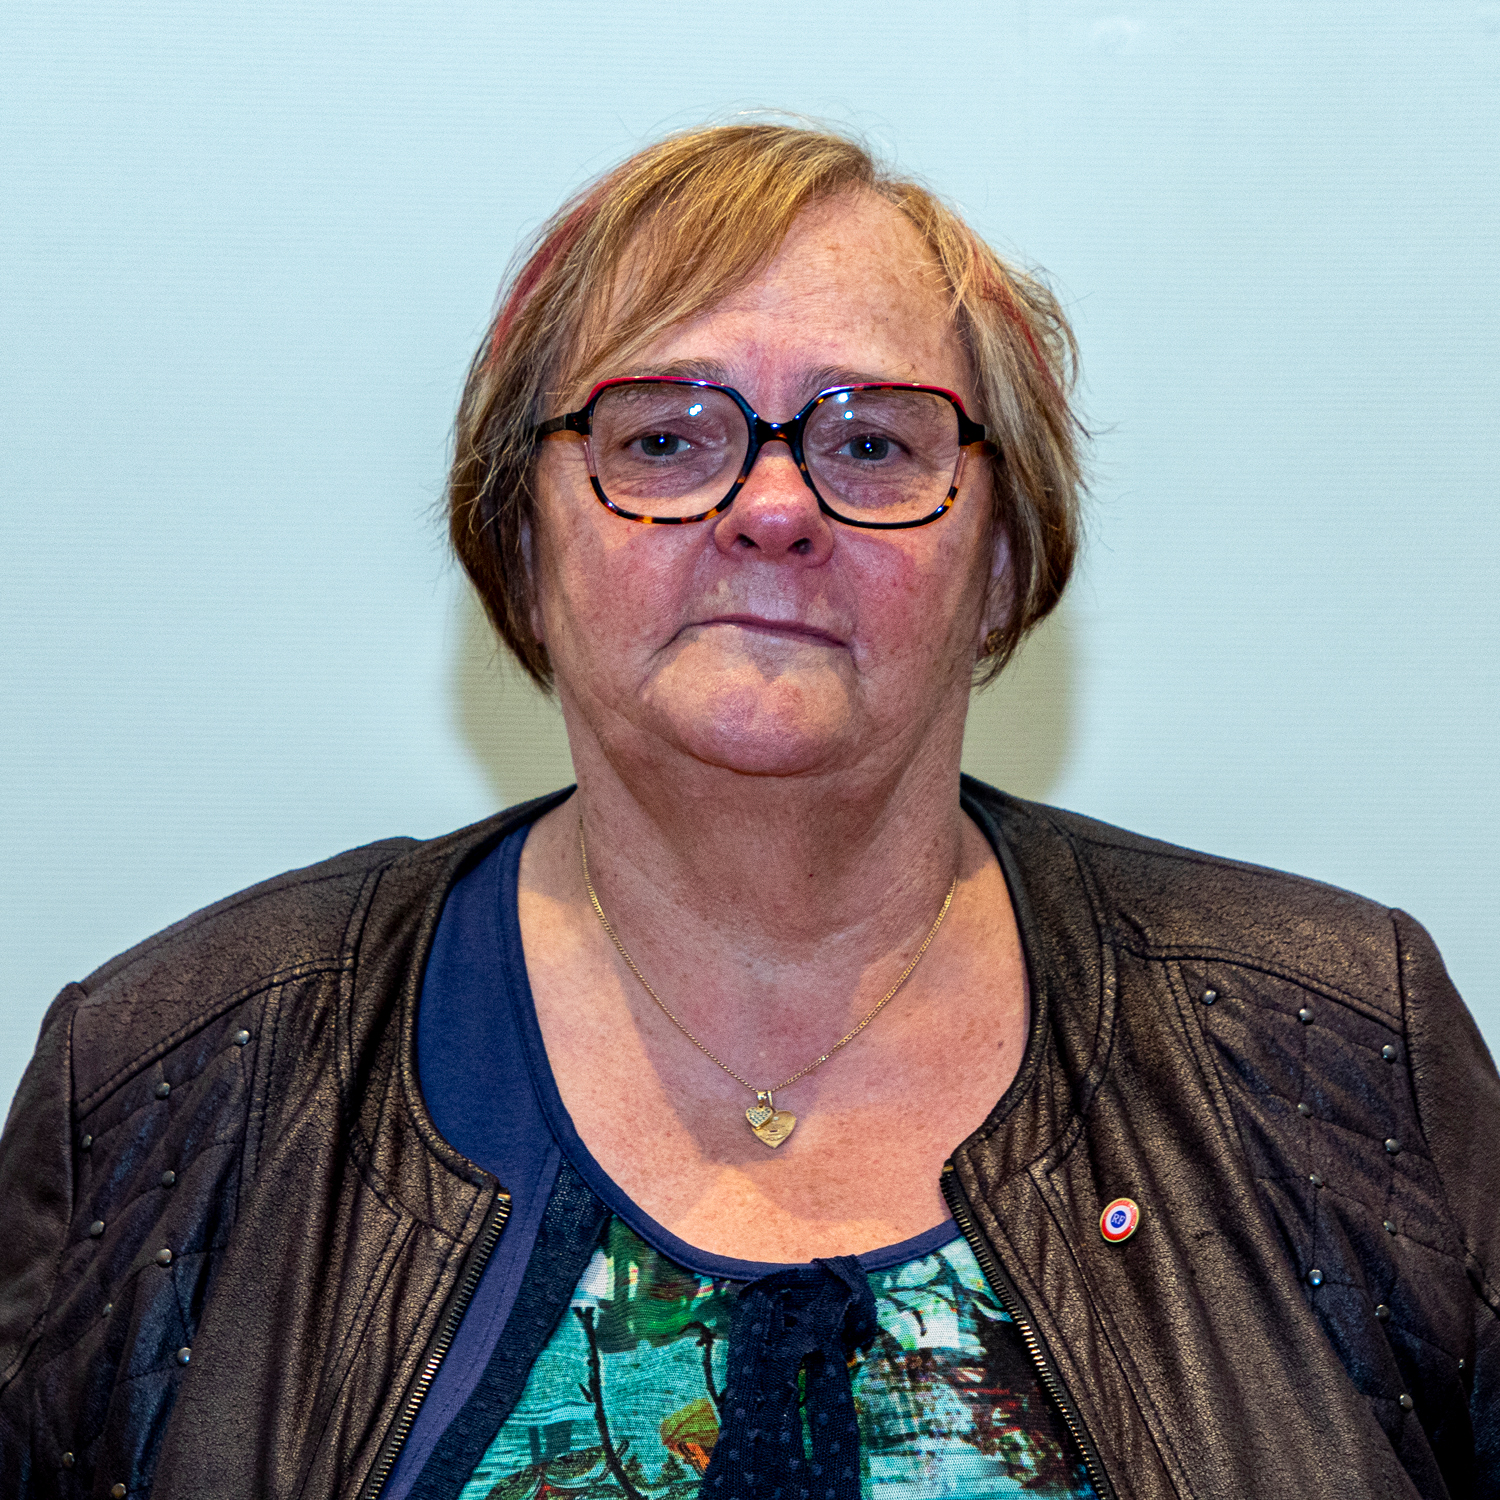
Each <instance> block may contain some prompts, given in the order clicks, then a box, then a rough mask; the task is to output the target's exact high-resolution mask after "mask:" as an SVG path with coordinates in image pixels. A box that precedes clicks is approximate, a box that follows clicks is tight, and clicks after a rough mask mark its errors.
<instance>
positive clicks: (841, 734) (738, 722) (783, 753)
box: [652, 679, 858, 776]
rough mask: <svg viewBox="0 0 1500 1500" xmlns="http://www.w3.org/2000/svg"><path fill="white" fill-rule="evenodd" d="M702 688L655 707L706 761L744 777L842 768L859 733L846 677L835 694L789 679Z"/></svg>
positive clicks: (669, 731)
mask: <svg viewBox="0 0 1500 1500" xmlns="http://www.w3.org/2000/svg"><path fill="white" fill-rule="evenodd" d="M822 686H823V687H825V688H826V687H828V686H830V684H826V683H825V684H822ZM699 689H700V690H699V691H697V692H695V693H692V694H691V695H687V696H679V695H676V694H674V695H672V698H671V699H670V700H669V701H666V702H663V701H661V699H660V698H658V699H657V701H656V703H655V704H654V705H653V707H654V708H655V709H656V714H657V716H658V719H659V723H660V730H661V732H662V733H663V734H664V737H665V738H667V739H669V740H671V741H673V742H675V743H676V745H677V746H678V748H679V749H680V750H681V751H682V752H683V753H685V754H687V755H690V756H691V757H692V758H693V759H694V760H698V761H701V762H703V763H704V764H705V765H710V766H718V767H721V768H722V769H724V770H726V771H736V772H739V773H740V774H741V775H745V776H803V775H809V774H813V773H816V772H818V771H823V770H830V769H834V768H836V767H837V766H838V765H839V764H840V763H841V761H842V759H843V757H844V755H845V753H846V752H847V751H848V749H849V748H850V747H851V746H852V744H853V743H854V742H855V741H857V739H858V736H857V735H856V734H855V732H854V730H855V726H854V723H853V715H852V713H851V709H852V708H853V704H852V703H851V702H850V701H849V695H848V693H847V691H845V690H844V688H843V684H838V690H837V691H835V692H833V693H828V692H826V691H825V692H815V693H808V692H807V691H805V690H800V689H799V688H798V687H794V686H792V685H791V684H788V683H787V682H786V681H785V679H783V680H782V681H780V682H776V683H761V684H758V685H757V687H756V688H755V689H754V690H748V691H747V690H746V688H745V687H744V686H743V685H739V686H735V687H729V686H728V685H722V686H721V687H720V689H719V690H718V691H714V690H712V688H711V686H710V685H709V684H706V683H705V684H700V685H699ZM704 689H708V690H707V691H704ZM652 696H653V697H655V696H656V695H654V694H653V695H652Z"/></svg>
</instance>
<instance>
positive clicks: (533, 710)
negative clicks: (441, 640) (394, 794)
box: [449, 584, 573, 808]
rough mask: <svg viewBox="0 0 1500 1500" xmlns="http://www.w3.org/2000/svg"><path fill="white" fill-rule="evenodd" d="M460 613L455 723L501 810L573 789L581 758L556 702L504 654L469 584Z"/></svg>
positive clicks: (453, 673) (452, 685)
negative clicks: (572, 749)
mask: <svg viewBox="0 0 1500 1500" xmlns="http://www.w3.org/2000/svg"><path fill="white" fill-rule="evenodd" d="M455 612H456V614H457V616H458V619H457V628H456V629H455V631H454V635H453V659H452V664H451V667H450V678H449V691H450V694H451V699H450V701H451V704H452V713H453V718H454V722H455V725H456V727H457V729H458V732H459V734H460V735H461V736H462V738H463V742H464V744H465V745H467V746H468V749H469V753H470V755H472V756H473V757H474V759H475V761H476V762H477V764H478V766H479V768H480V770H481V772H482V773H483V775H484V779H485V782H486V784H487V785H488V787H489V788H490V791H491V792H492V794H493V797H494V804H495V806H496V807H497V808H499V807H509V806H510V805H511V804H512V803H515V802H524V801H526V800H527V798H529V797H540V796H543V795H544V794H545V793H547V792H555V791H556V790H557V789H558V787H563V786H567V785H568V783H569V782H570V781H572V779H573V760H572V757H571V756H570V755H569V754H568V736H567V733H566V732H565V731H564V729H563V721H562V714H561V713H560V712H559V711H558V707H557V703H556V701H555V700H554V699H552V698H549V697H547V696H546V695H545V694H543V693H541V692H540V691H538V690H537V688H535V687H534V686H533V685H532V683H531V680H530V678H528V677H527V676H526V674H525V673H524V672H522V671H521V669H520V668H519V667H518V666H516V665H515V664H514V662H513V661H512V660H511V658H510V655H509V653H508V652H506V651H505V650H503V649H502V647H501V646H500V643H499V642H498V641H497V640H496V638H495V632H494V630H493V628H492V627H491V625H490V622H489V621H488V620H487V619H486V618H485V614H484V610H483V609H481V608H480V605H479V600H478V598H477V597H476V596H475V594H474V591H473V589H471V588H469V587H468V586H467V584H465V585H463V586H462V587H461V591H460V598H459V600H458V603H457V606H456V610H455Z"/></svg>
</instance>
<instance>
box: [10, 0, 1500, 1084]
mask: <svg viewBox="0 0 1500 1500" xmlns="http://www.w3.org/2000/svg"><path fill="white" fill-rule="evenodd" d="M1497 68H1500V5H1495V4H1478V5H1476V4H1472V3H1462V4H1456V3H1443V0H1437V3H1433V0H1428V3H1424V4H1421V5H1418V4H1416V3H1414V0H1413V3H1407V4H1394V3H1368V4H1354V3H1337V0H1330V3H1325V4H1317V5H1309V4H1307V3H1305V0H1297V3H1290V4H1289V3H1275V0H1256V3H1254V4H1251V3H1248V0H1233V3H1225V0H1216V3H1197V0H1183V3H1178V4H1167V3H1146V4H1122V3H1116V4H1108V3H1104V4H1093V3H1083V0H1078V3H1061V0H1056V3H1053V0H1031V3H1029V4H1028V3H1024V0H1001V3H990V4H985V5H964V4H951V3H950V4H947V5H944V6H942V7H936V6H931V7H919V6H916V5H898V4H890V3H883V0H862V3H861V4H859V5H844V4H825V5H823V6H821V7H816V6H810V5H807V4H805V3H802V4H797V5H790V4H780V3H762V0H757V3H756V4H754V5H750V4H745V3H740V0H716V3H714V4H712V5H698V6H689V5H686V4H663V3H645V0H633V3H632V4H630V5H628V6H624V5H613V6H607V5H604V4H602V3H572V4H552V5H527V6H520V5H513V6H506V5H497V4H473V3H471V4H440V3H434V0H424V3H421V4H410V5H392V4H370V3H361V4H359V5H353V4H348V5H339V4H312V5H309V4H305V3H298V4H295V5H291V4H285V3H264V0H263V3H261V4H258V5H256V6H254V7H248V6H235V7H231V6H222V5H210V4H196V5H193V4H180V3H179V4H172V3H162V0H157V3H154V4H152V5H150V6H132V7H127V6H122V5H119V4H109V5H100V4H88V3H77V4H73V5H70V6H67V7H63V6H57V5H51V4H46V5H44V4H39V3H35V0H11V3H10V4H8V5H7V6H6V7H5V9H4V12H3V17H0V129H3V147H0V317H3V349H4V357H3V359H0V423H3V431H0V486H3V504H4V521H3V525H4V545H3V548H0V591H3V597H0V623H3V632H4V633H3V645H0V650H3V660H0V670H3V674H4V677H3V682H0V692H3V698H0V717H3V724H0V797H3V840H4V843H3V858H0V927H3V943H4V950H3V954H0V959H3V962H0V986H3V989H0V1103H3V1102H4V1101H5V1100H6V1099H8V1097H9V1095H10V1092H11V1090H12V1088H13V1086H14V1082H15V1079H16V1078H17V1076H18V1074H19V1071H20V1069H21V1067H22V1066H23V1064H24V1060H25V1057H26V1055H27V1054H28V1053H29V1051H30V1047H31V1045H32V1041H33V1038H34V1035H35V1028H36V1025H37V1022H38V1020H39V1019H40V1017H41V1013H42V1011H43V1009H44V1007H45V1005H46V1004H47V1002H48V1001H49V999H50V998H51V996H52V995H53V993H54V992H55V991H56V990H57V988H58V987H59V986H60V985H61V984H63V983H64V982H65V981H66V980H68V979H70V978H73V977H76V976H78V975H81V974H83V973H84V972H86V971H87V970H89V969H90V968H92V967H93V966H94V965H96V964H97V963H99V962H100V961H101V960H103V959H105V958H107V957H108V956H109V955H110V954H112V953H113V952H115V951H116V950H118V949H119V948H121V947H123V946H125V945H127V944H129V943H131V942H133V941H135V940H136V939H138V938H140V937H142V936H144V935H145V934H147V933H148V932H150V931H151V930H153V929H154V928H156V927H159V926H161V925H162V924H164V923H166V922H168V921H171V920H173V919H174V918H176V917H178V916H179V915H181V914H183V913H184V912H186V911H188V910H189V909H191V908H193V907H195V906H197V905H200V904H202V903H204V902H207V901H209V900H211V899H213V898H215V897H217V896H219V895H221V894H224V893H225V892H227V891H229V890H231V889H233V888H235V887H237V886H239V885H243V884H245V883H248V882H250V881H252V880H255V879H257V878H259V877H262V876H265V875H269V874H272V873H273V872H275V871H277V870H280V869H282V868H285V867H287V866H290V865H294V864H297V863H300V862H307V861H311V860H313V859H316V858H318V857H320V856H322V855H325V854H327V853H330V852H332V851H334V850H336V849H339V848H341V847H344V846H347V845H349V844H353V843H357V842H361V841H364V840H367V839H371V838H375V837H379V836H381V835H385V834H390V833H397V832H402V833H415V834H429V833H436V832H438V831H439V830H442V829H446V828H448V827H450V826H453V825H456V824H459V823H462V822H465V821H467V820H470V819H473V818H477V817H479V816H481V815H482V814H484V813H486V812H488V811H489V810H491V809H492V808H494V807H496V806H497V805H500V804H502V803H504V802H506V801H508V800H511V799H514V798H517V797H520V796H523V795H525V794H527V793H530V792H533V791H536V790H538V789H541V788H544V787H548V786H551V785H554V784H556V783H559V782H561V781H562V780H564V779H565V778H566V777H567V775H568V767H567V759H566V749H565V746H564V745H563V742H562V739H561V735H560V732H559V729H558V726H557V723H556V721H555V718H554V716H553V714H552V712H551V711H550V709H549V708H548V707H547V706H546V705H544V704H542V703H541V702H540V701H539V700H538V699H537V698H536V697H535V696H534V695H533V694H531V693H530V692H529V691H528V690H526V689H524V688H522V687H520V686H519V685H517V684H516V683H514V682H513V681H509V680H507V679H506V678H505V676H504V674H502V673H499V672H497V671H496V669H495V667H494V663H493V660H492V655H491V652H490V650H489V647H488V645H487V643H486V642H485V639H484V636H483V632H482V630H481V629H480V627H479V625H478V622H477V620H476V618H475V615H474V612H473V609H472V607H471V605H470V604H469V603H468V602H467V599H466V596H465V592H464V587H463V585H462V584H461V582H460V581H459V579H458V577H457V576H456V575H455V573H454V570H453V569H452V568H451V567H450V566H449V564H448V563H447V562H446V560H445V558H444V553H443V547H442V544H441V539H440V534H439V532H438V530H437V528H436V527H435V526H434V524H433V523H432V521H431V519H430V516H429V512H430V508H431V506H432V504H433V502H434V500H435V499H436V498H437V496H438V495H439V492H440V488H441V483H442V477H443V470H444V459H445V449H446V444H447V441H448V431H449V424H450V421H451V413H452V408H453V405H454V400H455V397H456V394H457V391H458V388H459V383H460V379H461V375H462V371H463V368H464V365H465V362H466V360H467V358H468V356H469V353H470V350H471V348H472V346H473V345H474V343H475V342H476V340H477V338H478V336H479V333H480V331H481V329H482V327H483V324H484V322H485V319H486V315H487V312H488V310H489V306H490V302H491V298H492V295H493V292H494V289H495V286H496V284H497V281H498V279H499V276H500V273H501V270H502V268H503V266H504V264H505V262H506V260H507V258H508V256H509V255H510V253H511V250H512V248H513V247H514V245H515V244H516V242H517V239H518V237H519V236H521V235H522V234H523V233H524V232H526V231H527V230H529V229H531V228H533V227H534V226H535V225H536V224H537V223H538V222H539V221H540V220H541V218H542V217H543V216H544V215H545V214H546V213H547V212H548V211H549V210H550V209H551V208H552V207H553V206H554V205H555V204H556V203H557V202H558V201H559V199H560V198H561V197H562V195H563V194H564V193H565V191H567V190H569V189H571V188H572V187H574V186H576V185H577V184H579V183H580V182H581V181H582V180H583V179H585V178H586V177H588V176H590V175H592V174H593V173H594V172H596V171H598V170H599V169H601V168H603V167H604V166H606V165H608V164H609V163H611V162H613V161H614V160H616V159H617V158H618V157H620V156H621V155H623V154H625V153H627V152H628V151H630V150H631V149H633V148H634V147H636V146H638V145H640V144H642V143H643V142H645V141H647V140H649V139H651V138H653V137H655V136H656V135H658V134H659V133H661V132H663V131H664V130H666V129H668V128H671V127H675V126H681V125H686V124H691V123H695V122H698V121H700V120H702V119H704V118H705V117H707V116H710V115H723V114H725V113H726V112H728V111H731V110H735V109H740V108H746V107H754V106H766V105H770V106H780V107H783V108H789V109H794V110H799V111H805V112H808V113H810V114H814V115H819V116H823V117H825V118H828V119H832V120H835V121H840V122H844V123H848V124H852V125H854V126H855V127H857V128H859V129H861V130H863V131H864V132H866V133H867V134H868V135H869V136H870V137H871V138H872V139H873V141H874V142H875V143H876V144H877V145H878V146H879V147H881V148H882V149H884V150H885V151H887V152H888V153H890V154H891V155H893V156H894V157H895V158H896V159H897V161H898V162H899V164H900V165H901V166H902V167H903V168H905V169H907V170H910V171H914V172H918V173H921V174H923V175H925V176H926V177H927V178H928V179H930V180H931V181H932V182H933V183H935V184H936V185H937V186H938V187H939V188H940V189H941V190H943V191H944V192H946V193H947V194H949V195H951V196H952V197H953V198H954V199H956V200H957V201H958V203H959V204H960V205H961V206H962V207H963V208H964V209H965V210H966V211H967V212H968V213H969V214H970V215H971V216H972V218H973V219H974V221H975V222H976V223H977V224H978V225H979V227H980V228H981V229H982V230H984V231H985V232H987V233H988V234H989V235H990V236H991V237H992V238H993V239H994V240H995V241H996V242H997V243H998V244H1000V245H1001V246H1002V247H1010V248H1013V249H1016V250H1018V251H1019V252H1020V253H1022V254H1024V255H1025V256H1026V257H1028V258H1030V259H1033V260H1035V261H1037V262H1040V263H1041V264H1042V265H1043V266H1045V267H1046V268H1047V269H1048V270H1049V271H1050V273H1051V274H1052V276H1053V278H1054V281H1055V283H1056V285H1057V286H1058V287H1059V288H1060V290H1061V291H1062V293H1063V295H1064V297H1065V298H1066V301H1067V303H1068V306H1069V307H1070V308H1071V310H1072V313H1073V316H1074V317H1075V318H1076V320H1077V326H1078V331H1079V335H1080V338H1081V340H1082V344H1083V350H1084V358H1085V368H1086V371H1087V377H1088V380H1087V387H1086V393H1085V394H1086V400H1087V404H1088V408H1089V411H1090V413H1091V415H1092V418H1093V420H1094V422H1095V423H1096V424H1097V425H1098V426H1099V427H1100V429H1101V430H1102V436H1101V438H1100V440H1099V443H1098V447H1097V463H1098V474H1099V479H1098V500H1097V505H1096V509H1095V511H1094V515H1093V521H1092V542H1091V546H1090V550H1089V553H1088V559H1087V565H1086V567H1085V569H1084V572H1083V575H1082V577H1081V578H1080V580H1079V582H1078V584H1077V587H1076V589H1075V591H1074V593H1073V596H1072V599H1071V603H1070V605H1069V607H1068V608H1067V609H1066V611H1065V612H1064V614H1063V615H1062V617H1061V618H1060V619H1059V620H1058V622H1057V624H1056V626H1055V627H1053V628H1050V629H1049V630H1048V631H1047V632H1046V633H1045V634H1044V635H1043V636H1042V637H1041V638H1039V639H1038V641H1037V642H1036V643H1035V645H1034V647H1033V648H1032V649H1031V650H1030V652H1029V653H1028V654H1027V656H1026V657H1024V658H1023V659H1022V661H1021V662H1020V663H1019V664H1018V666H1017V667H1016V669H1015V671H1014V674H1013V676H1012V678H1011V679H1010V681H1009V682H1008V683H1006V684H1003V685H1002V687H1001V688H1000V689H999V690H998V691H996V692H995V693H993V694H991V695H989V696H988V697H987V698H985V699H982V700H980V702H979V704H978V705H977V707H976V713H975V719H974V726H973V730H972V732H971V735H970V745H969V756H968V763H969V765H970V767H971V768H972V769H974V770H976V771H978V772H979V773H981V774H984V775H988V776H989V777H991V778H992V779H996V780H999V781H1001V782H1003V783H1006V784H1008V785H1010V786H1011V787H1013V788H1014V789H1016V790H1018V791H1021V792H1024V793H1028V794H1031V795H1039V796H1045V797H1047V798H1049V799H1051V800H1054V801H1056V802H1059V803H1062V804H1065V805H1067V806H1069V807H1073V808H1078V809H1081V810H1083V811H1086V812H1089V813H1092V814H1094V815H1096V816H1099V817H1102V818H1106V819H1110V820H1113V821H1117V822H1121V823H1124V824H1127V825H1130V826H1133V827H1136V828H1140V829H1142V830H1145V831H1148V832H1151V833H1154V834H1158V835H1161V836H1164V837H1167V838H1171V839H1176V840H1179V841H1181V842H1184V843H1188V844H1193V845H1198V846H1201V847H1206V848H1210V849H1213V850H1216V851H1221V852H1224V853H1227V854H1232V855H1237V856H1241V857H1244V858H1248V859H1253V860H1260V861H1264V862H1266V863H1270V864H1275V865H1281V866H1285V867H1288V868H1293V869H1298V870H1301V871H1304V872H1306V873H1308V874H1312V875H1315V876H1319V877H1322V878H1325V879H1328V880H1332V881H1336V882H1339V883H1341V884H1345V885H1349V886H1352V887H1355V888H1357V889H1360V890H1363V891H1366V892H1368V893H1370V894H1372V895H1374V896H1377V897H1379V898H1380V899H1382V900H1384V901H1389V902H1393V903H1399V904H1401V905H1404V906H1407V907H1409V908H1410V909H1412V910H1413V911H1415V912H1416V913H1417V914H1418V915H1419V916H1421V917H1422V918H1423V919H1424V920H1425V921H1427V922H1428V924H1429V925H1430V926H1431V927H1432V929H1433V930H1434V932H1435V933H1436V935H1437V937H1438V939H1439V941H1440V942H1441V944H1442V946H1443V948H1444V950H1445V952H1446V953H1447V955H1448V957H1449V960H1450V964H1451V967H1452V968H1453V970H1454V972H1455V974H1456V976H1457V977H1458V979H1459V981H1460V983H1461V985H1462V987H1463V988H1464V989H1465V991H1466V993H1467V994H1468V995H1469V997H1470V999H1471V1002H1472V1004H1473V1005H1474V1008H1475V1010H1476V1011H1477V1012H1478V1013H1479V1015H1480V1017H1481V1019H1482V1022H1483V1024H1484V1026H1485V1028H1486V1030H1487V1033H1488V1035H1489V1037H1490V1039H1491V1043H1492V1045H1493V1044H1495V1043H1497V1042H1500V980H1497V978H1496V973H1495V965H1494V963H1493V961H1492V960H1491V958H1490V955H1489V943H1490V941H1491V940H1492V939H1491V929H1492V926H1493V924H1494V909H1495V906H1496V904H1497V900H1500V786H1497V780H1500V778H1497V768H1496V767H1497V757H1496V752H1495V741H1496V734H1497V730H1500V667H1497V648H1500V604H1497V590H1496V587H1495V583H1494V578H1495V573H1496V562H1497V551H1500V520H1497V517H1496V507H1495V490H1496V485H1495V478H1494V476H1495V474H1496V473H1497V471H1500V424H1497V420H1496V406H1497V401H1496V397H1497V381H1496V374H1495V371H1496V348H1497V338H1500V316H1497V310H1500V297H1497V282H1500V255H1497V228H1500V160H1497V156H1500V151H1497V143H1500V130H1497V120H1500V111H1497V102H1500V101H1497V86H1496V78H1497Z"/></svg>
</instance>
